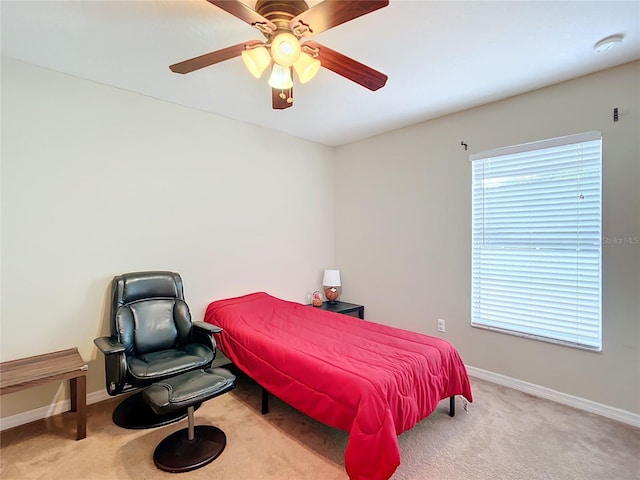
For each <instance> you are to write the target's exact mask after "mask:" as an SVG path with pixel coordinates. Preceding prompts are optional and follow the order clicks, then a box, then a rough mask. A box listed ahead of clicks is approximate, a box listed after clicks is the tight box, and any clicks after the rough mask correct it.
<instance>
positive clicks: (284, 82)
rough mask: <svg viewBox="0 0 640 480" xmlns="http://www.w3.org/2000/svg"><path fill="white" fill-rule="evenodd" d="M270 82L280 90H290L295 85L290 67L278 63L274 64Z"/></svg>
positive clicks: (271, 85) (270, 84)
mask: <svg viewBox="0 0 640 480" xmlns="http://www.w3.org/2000/svg"><path fill="white" fill-rule="evenodd" d="M268 83H269V86H270V87H272V88H277V89H279V90H288V89H289V88H291V87H293V80H292V79H291V71H290V70H289V67H283V66H282V65H278V64H277V63H276V64H274V65H273V69H272V70H271V76H270V77H269V82H268Z"/></svg>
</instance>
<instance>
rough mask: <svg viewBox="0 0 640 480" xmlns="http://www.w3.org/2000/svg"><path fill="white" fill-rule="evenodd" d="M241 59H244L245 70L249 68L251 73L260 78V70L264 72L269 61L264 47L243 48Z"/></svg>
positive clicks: (269, 58) (267, 52)
mask: <svg viewBox="0 0 640 480" xmlns="http://www.w3.org/2000/svg"><path fill="white" fill-rule="evenodd" d="M242 60H243V61H244V65H245V66H246V67H247V70H249V71H250V72H251V75H253V76H254V77H256V78H260V77H261V76H262V72H264V71H265V69H266V68H267V67H268V66H269V64H270V63H271V57H270V56H269V51H268V50H267V49H266V48H265V47H256V48H250V49H248V50H243V51H242Z"/></svg>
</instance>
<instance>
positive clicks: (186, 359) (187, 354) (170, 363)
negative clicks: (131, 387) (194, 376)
mask: <svg viewBox="0 0 640 480" xmlns="http://www.w3.org/2000/svg"><path fill="white" fill-rule="evenodd" d="M213 357H214V355H213V352H212V351H211V349H209V348H207V347H206V346H204V345H202V344H199V343H190V344H187V345H185V346H183V347H180V348H176V349H166V350H159V351H156V352H149V353H145V354H141V355H139V356H136V357H128V358H127V365H128V368H129V373H130V374H131V375H132V376H133V377H134V378H137V379H139V380H153V379H156V378H157V379H161V378H164V377H166V376H168V375H174V374H176V373H180V372H186V371H189V370H194V369H198V368H205V367H208V366H209V365H211V362H213Z"/></svg>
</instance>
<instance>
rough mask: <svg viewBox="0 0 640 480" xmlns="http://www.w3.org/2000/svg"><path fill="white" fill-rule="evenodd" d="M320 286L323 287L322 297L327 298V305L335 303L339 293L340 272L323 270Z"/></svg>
mask: <svg viewBox="0 0 640 480" xmlns="http://www.w3.org/2000/svg"><path fill="white" fill-rule="evenodd" d="M322 286H323V287H324V296H325V297H327V301H328V302H329V303H336V300H337V299H338V296H339V295H340V292H338V288H337V287H339V286H340V270H325V271H324V277H323V278H322Z"/></svg>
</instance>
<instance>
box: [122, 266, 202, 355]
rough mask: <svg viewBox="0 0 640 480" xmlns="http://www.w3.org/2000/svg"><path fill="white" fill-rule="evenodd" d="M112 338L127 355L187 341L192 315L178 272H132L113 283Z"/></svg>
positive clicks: (164, 347)
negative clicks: (120, 344) (122, 347)
mask: <svg viewBox="0 0 640 480" xmlns="http://www.w3.org/2000/svg"><path fill="white" fill-rule="evenodd" d="M111 291H112V304H111V335H112V336H113V337H115V338H116V339H117V340H118V342H120V343H122V344H123V345H124V346H125V349H126V355H127V356H130V355H137V354H143V353H147V352H151V351H156V350H164V349H168V348H172V347H174V346H176V345H177V344H180V343H185V342H186V341H188V339H189V337H190V334H191V326H192V323H191V315H190V313H189V308H188V307H187V304H186V303H185V302H184V292H183V287H182V278H181V277H180V275H179V274H177V273H175V272H167V271H157V272H132V273H125V274H123V275H118V276H116V277H114V278H113V282H112V284H111Z"/></svg>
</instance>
